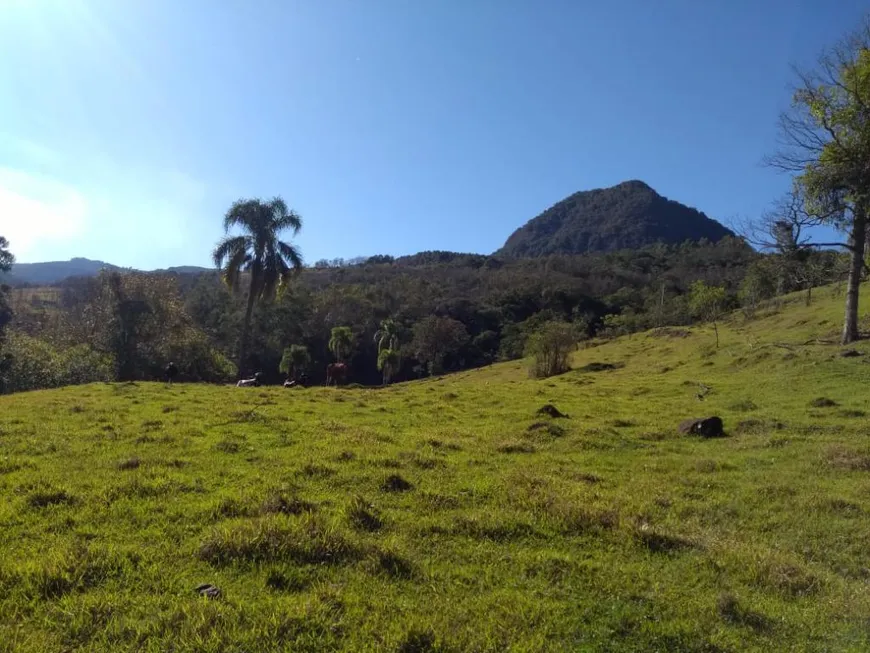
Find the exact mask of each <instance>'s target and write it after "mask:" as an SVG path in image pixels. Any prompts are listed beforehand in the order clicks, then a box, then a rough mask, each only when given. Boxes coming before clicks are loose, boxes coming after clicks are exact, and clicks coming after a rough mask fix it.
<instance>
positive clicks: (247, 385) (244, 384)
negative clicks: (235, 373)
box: [236, 372, 262, 388]
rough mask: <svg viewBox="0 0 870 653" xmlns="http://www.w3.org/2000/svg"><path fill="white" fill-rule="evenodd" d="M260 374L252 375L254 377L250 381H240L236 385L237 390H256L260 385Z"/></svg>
mask: <svg viewBox="0 0 870 653" xmlns="http://www.w3.org/2000/svg"><path fill="white" fill-rule="evenodd" d="M260 376H262V375H261V374H260V372H257V373H256V374H254V376H253V377H252V378H250V379H240V380H239V382H238V383H236V387H237V388H251V387H254V388H256V387H257V386H259V385H260Z"/></svg>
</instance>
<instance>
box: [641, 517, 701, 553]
mask: <svg viewBox="0 0 870 653" xmlns="http://www.w3.org/2000/svg"><path fill="white" fill-rule="evenodd" d="M633 536H634V539H635V540H636V541H637V542H638V544H640V545H641V546H643V547H644V548H646V549H648V550H649V551H650V552H651V553H662V554H674V553H681V552H683V551H688V550H690V549H694V548H696V545H695V544H694V543H693V542H692V541H691V540H688V539H686V538H684V537H680V536H679V535H671V534H669V533H664V532H661V531H659V530H657V529H655V528H653V527H651V526H649V525H647V524H643V525H640V526H638V527H636V528H635V529H634V531H633Z"/></svg>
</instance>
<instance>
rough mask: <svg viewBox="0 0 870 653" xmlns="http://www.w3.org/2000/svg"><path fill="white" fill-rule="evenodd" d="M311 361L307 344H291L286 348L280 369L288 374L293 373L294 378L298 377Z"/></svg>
mask: <svg viewBox="0 0 870 653" xmlns="http://www.w3.org/2000/svg"><path fill="white" fill-rule="evenodd" d="M310 363H311V355H310V354H309V353H308V348H307V347H306V346H305V345H290V346H289V347H287V348H285V349H284V355H283V356H282V357H281V364H280V365H279V366H278V371H279V372H281V373H282V374H287V375H288V376H289V375H290V374H291V373H292V375H293V379H298V378H299V375H300V374H302V373H303V372H304V371H305V369H306V368H307V367H308V365H309V364H310Z"/></svg>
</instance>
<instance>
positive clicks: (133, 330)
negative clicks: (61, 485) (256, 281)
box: [0, 237, 845, 391]
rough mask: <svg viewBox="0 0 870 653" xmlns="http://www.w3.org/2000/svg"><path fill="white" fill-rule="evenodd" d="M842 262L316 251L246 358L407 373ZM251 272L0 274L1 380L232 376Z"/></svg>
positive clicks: (788, 282)
mask: <svg viewBox="0 0 870 653" xmlns="http://www.w3.org/2000/svg"><path fill="white" fill-rule="evenodd" d="M809 270H812V271H813V272H812V274H809V273H808V271H809ZM844 274H845V272H844V265H843V258H842V256H840V255H838V254H835V253H834V252H830V251H828V252H821V253H819V252H812V251H806V252H802V253H801V255H800V256H791V255H788V254H767V255H762V254H759V253H757V252H756V251H755V250H753V249H752V248H751V247H749V246H748V245H747V244H746V242H745V241H743V240H742V239H738V238H730V237H728V238H724V239H722V240H720V241H719V242H717V243H710V242H704V241H702V242H696V243H693V242H686V243H683V244H680V245H663V244H657V245H652V246H649V247H645V248H642V249H639V250H623V251H618V252H610V253H599V254H589V255H585V256H548V257H541V258H527V259H516V260H511V259H508V260H503V259H501V258H498V257H491V256H480V255H469V254H451V253H448V252H424V253H421V254H418V255H415V256H411V257H403V258H399V259H392V258H391V257H388V256H376V257H371V258H369V259H367V260H366V261H363V262H355V263H350V264H348V263H344V264H342V263H341V262H333V263H332V264H326V263H325V262H321V263H320V264H319V266H317V267H309V268H304V269H303V270H302V271H301V273H299V274H298V275H294V276H293V277H292V281H290V283H288V284H287V287H286V288H285V289H284V290H283V291H282V292H280V293H276V294H275V296H274V297H273V298H267V299H264V300H263V301H259V302H257V303H256V304H255V305H254V306H253V310H252V316H251V321H250V336H249V342H248V344H247V349H246V352H245V354H244V359H243V361H242V363H243V365H242V367H243V370H242V372H243V373H244V374H246V375H250V374H252V373H254V372H261V373H262V376H263V380H264V382H267V383H277V382H281V381H282V380H283V379H284V378H285V377H286V376H287V375H288V374H293V375H301V374H304V375H305V376H306V377H307V379H308V382H310V383H323V381H324V375H325V370H326V366H327V365H328V364H329V363H330V362H332V361H334V360H336V359H337V358H338V357H340V358H342V359H344V360H346V362H347V364H348V369H349V375H348V379H347V380H348V381H349V382H352V383H360V384H366V385H375V384H380V383H382V382H383V381H384V380H385V377H386V378H387V379H388V380H391V381H401V380H408V379H413V378H419V377H422V376H425V375H428V374H438V373H441V372H445V371H453V370H460V369H466V368H470V367H475V366H481V365H487V364H489V363H492V362H493V361H497V360H510V359H514V358H518V357H521V356H522V355H523V353H524V351H525V347H526V344H527V341H528V340H529V338H530V336H532V335H533V334H535V333H536V332H538V331H539V330H541V329H542V328H543V327H544V326H545V325H546V324H548V323H550V322H553V321H558V322H566V323H570V324H572V325H573V326H574V327H575V333H576V334H577V337H578V338H579V339H583V338H589V337H593V336H598V337H602V336H603V337H607V336H611V335H620V334H624V333H630V332H632V331H636V330H640V329H647V328H651V327H655V326H661V325H681V324H689V323H691V322H692V321H693V319H695V317H702V316H696V315H695V314H693V308H692V305H691V302H690V301H689V300H690V290H691V288H692V285H693V284H694V283H696V282H698V281H701V282H703V283H704V284H706V285H707V286H710V287H720V288H722V289H723V291H724V297H725V299H724V306H723V308H736V307H739V306H744V307H746V310H747V311H750V310H751V309H752V307H753V306H756V305H757V304H758V303H760V302H762V301H764V300H766V299H769V298H771V297H775V296H776V295H777V294H781V293H784V292H789V291H793V290H795V289H801V288H811V287H812V286H815V285H819V284H821V283H825V282H829V281H833V280H837V279H842V278H843V276H844ZM250 278H251V273H250V272H244V271H242V272H241V274H240V279H239V281H240V283H239V286H238V288H237V290H235V291H234V290H233V289H232V288H231V287H230V286H229V285H227V283H225V282H224V280H223V279H222V278H221V276H220V275H219V274H218V273H217V272H208V273H198V274H178V273H139V272H119V271H117V270H107V271H104V272H102V273H101V274H100V275H99V276H97V277H82V278H72V279H68V280H66V281H64V282H61V283H59V284H55V285H53V286H49V287H39V288H18V289H7V291H6V293H5V295H4V296H5V297H6V298H7V299H6V304H7V305H8V310H6V311H5V313H4V314H6V315H7V316H8V319H7V321H8V325H7V326H6V329H5V337H4V342H3V344H2V345H0V346H2V352H3V355H4V358H3V360H4V361H5V362H4V364H3V371H2V374H0V376H2V379H3V385H4V388H5V390H6V391H17V390H26V389H31V388H37V387H51V386H57V385H64V384H69V383H79V382H87V381H93V380H114V379H118V380H137V379H159V378H162V375H163V370H164V368H165V366H166V364H167V363H168V362H169V361H173V362H175V363H176V365H177V366H178V368H179V371H180V378H181V379H182V380H189V381H209V382H227V381H232V380H234V379H235V378H236V377H237V374H238V369H237V362H238V360H239V355H240V351H239V347H240V334H241V332H242V329H243V323H244V319H245V312H246V309H247V302H246V298H247V297H249V296H250V293H249V292H247V291H246V290H245V289H246V283H248V282H249V281H250ZM0 324H2V321H0ZM342 327H347V329H344V330H341V328H342ZM336 329H339V334H338V335H339V336H340V337H341V338H343V341H342V344H341V350H340V351H338V352H336V351H335V347H334V345H335V344H336V343H335V342H334V336H335V335H336V334H335V330H336ZM385 338H386V339H387V340H389V342H388V343H387V347H388V349H389V350H390V351H395V357H394V358H392V359H391V360H389V361H388V365H389V368H390V369H389V370H385V369H384V360H380V361H379V358H384V356H383V355H381V354H382V352H383V349H384V346H385V345H384V341H385ZM291 349H292V352H291ZM336 354H338V356H336ZM288 356H290V357H291V359H290V360H289V361H288V360H284V361H283V362H284V365H282V359H285V357H288ZM379 363H380V364H379ZM281 369H283V370H284V372H281V371H279V370H281ZM387 372H389V373H387Z"/></svg>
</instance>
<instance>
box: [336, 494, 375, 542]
mask: <svg viewBox="0 0 870 653" xmlns="http://www.w3.org/2000/svg"><path fill="white" fill-rule="evenodd" d="M344 514H345V516H346V517H347V520H348V522H350V525H351V526H352V527H353V528H355V529H357V530H361V531H368V532H370V533H373V532H375V531H379V530H381V528H383V526H384V521H383V519H382V518H381V514H380V511H379V510H378V509H377V508H375V506H374V505H373V504H371V503H370V502H368V501H366V500H365V499H364V498H363V497H361V496H359V495H357V496H355V497H353V498H352V499H351V500H350V503H349V504H348V505H347V507H346V508H345V511H344Z"/></svg>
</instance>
